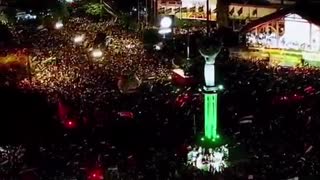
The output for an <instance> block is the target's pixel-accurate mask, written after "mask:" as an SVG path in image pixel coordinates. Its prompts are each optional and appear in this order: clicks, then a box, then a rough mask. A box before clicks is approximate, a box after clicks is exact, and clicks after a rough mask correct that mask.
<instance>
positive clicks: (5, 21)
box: [0, 12, 8, 25]
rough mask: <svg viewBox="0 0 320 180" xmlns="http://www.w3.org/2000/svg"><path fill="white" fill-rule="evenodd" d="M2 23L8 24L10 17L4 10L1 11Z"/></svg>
mask: <svg viewBox="0 0 320 180" xmlns="http://www.w3.org/2000/svg"><path fill="white" fill-rule="evenodd" d="M0 24H4V25H6V24H8V17H7V15H6V14H5V13H4V12H1V13H0Z"/></svg>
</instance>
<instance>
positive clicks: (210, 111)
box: [200, 47, 223, 141]
mask: <svg viewBox="0 0 320 180" xmlns="http://www.w3.org/2000/svg"><path fill="white" fill-rule="evenodd" d="M220 50H221V47H219V48H216V49H210V50H206V51H205V50H200V54H201V55H202V56H203V57H204V59H205V62H206V63H205V66H204V79H205V85H204V87H203V90H204V92H203V94H204V134H205V138H206V139H208V140H212V141H215V140H216V139H218V138H219V135H218V133H217V125H218V122H217V121H218V117H217V109H218V107H217V103H218V90H221V89H222V88H223V86H216V83H215V60H216V57H217V55H218V54H219V52H220Z"/></svg>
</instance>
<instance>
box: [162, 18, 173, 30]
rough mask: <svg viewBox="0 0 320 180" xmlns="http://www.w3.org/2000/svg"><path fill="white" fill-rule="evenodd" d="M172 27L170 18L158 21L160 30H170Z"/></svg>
mask: <svg viewBox="0 0 320 180" xmlns="http://www.w3.org/2000/svg"><path fill="white" fill-rule="evenodd" d="M171 25H172V19H171V18H170V17H167V16H166V17H163V18H162V19H161V21H160V27H161V28H170V27H171Z"/></svg>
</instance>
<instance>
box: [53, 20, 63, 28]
mask: <svg viewBox="0 0 320 180" xmlns="http://www.w3.org/2000/svg"><path fill="white" fill-rule="evenodd" d="M54 27H55V28H56V29H61V28H62V27H63V24H62V22H61V21H58V22H56V24H55V26H54Z"/></svg>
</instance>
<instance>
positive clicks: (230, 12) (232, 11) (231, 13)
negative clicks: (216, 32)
mask: <svg viewBox="0 0 320 180" xmlns="http://www.w3.org/2000/svg"><path fill="white" fill-rule="evenodd" d="M233 13H234V7H233V8H232V9H231V10H230V11H229V14H230V16H232V15H233Z"/></svg>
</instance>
